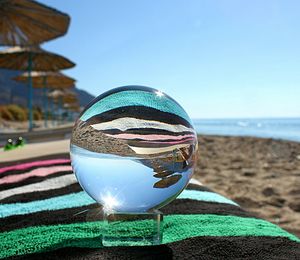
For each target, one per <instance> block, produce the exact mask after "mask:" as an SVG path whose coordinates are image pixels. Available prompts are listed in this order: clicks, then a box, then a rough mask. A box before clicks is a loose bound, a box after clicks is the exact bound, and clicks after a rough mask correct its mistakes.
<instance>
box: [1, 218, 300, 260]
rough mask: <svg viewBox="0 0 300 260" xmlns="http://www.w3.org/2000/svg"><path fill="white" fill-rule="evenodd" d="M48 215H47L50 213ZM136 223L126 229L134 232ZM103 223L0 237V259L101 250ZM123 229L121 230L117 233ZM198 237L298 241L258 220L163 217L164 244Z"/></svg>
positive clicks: (29, 230)
mask: <svg viewBox="0 0 300 260" xmlns="http://www.w3.org/2000/svg"><path fill="white" fill-rule="evenodd" d="M49 214H50V213H49ZM137 224H140V225H143V223H142V222H141V223H137V221H134V222H131V223H130V224H128V225H127V226H126V227H124V226H123V227H124V228H125V229H126V232H127V231H128V230H130V231H131V232H133V231H134V229H135V227H136V225H137ZM101 228H103V222H87V223H76V224H66V225H53V226H37V227H29V228H24V229H18V230H14V231H10V232H3V233H1V234H0V240H1V243H0V258H4V257H9V256H13V255H24V254H29V253H36V252H43V251H49V250H54V249H57V248H63V247H90V248H101V247H102V245H101ZM122 233H124V230H120V234H122ZM197 236H225V237H226V236H227V237H232V236H264V237H266V236H269V237H286V238H288V239H290V240H292V241H295V242H300V239H298V238H297V237H295V236H294V235H292V234H290V233H288V232H286V231H284V230H283V229H281V228H279V227H278V226H276V225H274V224H272V223H270V222H267V221H265V220H261V219H254V218H242V217H236V216H219V215H211V214H205V215H169V216H165V218H164V235H163V244H166V243H171V242H175V241H179V240H183V239H186V238H190V237H197Z"/></svg>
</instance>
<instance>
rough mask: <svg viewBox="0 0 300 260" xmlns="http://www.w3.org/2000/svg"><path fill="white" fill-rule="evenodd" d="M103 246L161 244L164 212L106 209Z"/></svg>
mask: <svg viewBox="0 0 300 260" xmlns="http://www.w3.org/2000/svg"><path fill="white" fill-rule="evenodd" d="M103 220H104V230H103V236H102V244H103V246H149V245H159V244H161V241H162V234H163V214H162V213H161V212H160V211H153V212H145V213H118V212H112V211H104V214H103Z"/></svg>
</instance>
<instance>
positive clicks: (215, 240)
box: [0, 154, 300, 259]
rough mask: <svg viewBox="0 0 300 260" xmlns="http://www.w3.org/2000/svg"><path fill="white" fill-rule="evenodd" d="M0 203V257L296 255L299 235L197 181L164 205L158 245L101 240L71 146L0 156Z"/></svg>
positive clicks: (92, 203) (92, 204) (299, 247)
mask: <svg viewBox="0 0 300 260" xmlns="http://www.w3.org/2000/svg"><path fill="white" fill-rule="evenodd" d="M0 203H1V204H0V223H1V225H0V228H1V233H0V241H1V243H0V258H1V259H2V258H7V257H8V258H12V259H159V258H161V259H300V239H299V238H297V237H296V236H294V235H292V234H290V233H288V232H286V231H285V230H283V229H281V228H279V227H278V226H276V225H274V224H272V223H270V222H267V221H265V220H262V219H259V218H256V217H255V216H253V215H251V214H250V213H248V212H246V211H245V210H243V209H242V208H241V207H240V206H239V205H238V204H236V203H235V202H234V201H232V200H230V199H228V198H225V197H223V196H221V195H220V194H217V193H215V192H213V191H212V190H210V189H208V188H207V187H205V186H203V185H201V184H199V183H196V182H194V181H192V182H191V183H190V184H189V185H188V187H187V189H186V190H184V191H183V192H182V193H181V194H180V196H179V197H178V198H177V199H176V200H174V201H173V202H172V203H170V204H169V205H167V206H165V207H164V208H163V209H162V212H163V213H164V234H163V241H162V242H163V244H162V245H158V246H134V247H103V246H102V245H101V227H103V223H102V222H101V221H95V219H93V217H91V215H92V213H93V212H94V209H96V208H98V207H99V206H98V205H97V204H96V203H95V201H94V200H92V199H91V198H90V197H89V196H88V195H87V194H86V193H85V192H84V191H82V189H81V187H80V186H79V184H78V183H77V181H76V178H75V176H74V174H73V172H72V169H71V165H70V159H69V155H68V154H59V155H51V156H47V157H40V158H35V159H31V160H24V161H20V162H15V163H2V164H0Z"/></svg>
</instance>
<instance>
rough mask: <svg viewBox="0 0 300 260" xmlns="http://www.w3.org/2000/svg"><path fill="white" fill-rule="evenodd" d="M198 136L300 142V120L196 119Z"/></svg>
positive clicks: (195, 124)
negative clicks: (224, 136)
mask: <svg viewBox="0 0 300 260" xmlns="http://www.w3.org/2000/svg"><path fill="white" fill-rule="evenodd" d="M193 122H194V126H195V129H196V131H197V133H198V134H200V135H201V134H209V135H231V136H253V137H264V138H274V139H283V140H291V141H297V142H300V118H250V119H249V118H236V119H194V120H193Z"/></svg>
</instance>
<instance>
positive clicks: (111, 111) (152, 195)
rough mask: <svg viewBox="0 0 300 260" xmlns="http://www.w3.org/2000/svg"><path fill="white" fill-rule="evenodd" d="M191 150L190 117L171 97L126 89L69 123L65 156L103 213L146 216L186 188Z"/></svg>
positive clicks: (100, 99) (192, 156)
mask: <svg viewBox="0 0 300 260" xmlns="http://www.w3.org/2000/svg"><path fill="white" fill-rule="evenodd" d="M197 147H198V145H197V135H196V132H195V130H194V127H193V125H192V122H191V119H190V118H189V116H188V115H187V113H186V112H185V111H184V109H183V108H182V107H181V106H180V105H179V104H178V103H177V102H176V101H175V100H174V99H172V98H171V97H169V96H168V95H166V94H164V93H163V92H161V91H159V90H156V89H153V88H148V87H142V86H126V87H119V88H115V89H112V90H110V91H108V92H105V93H103V94H102V95H100V96H98V97H97V98H95V99H94V100H93V101H92V102H91V103H90V104H88V106H87V107H86V108H85V109H84V111H83V112H82V113H81V115H80V116H79V118H78V119H77V121H76V123H75V125H74V128H73V132H72V138H71V151H70V153H71V161H72V167H73V170H74V172H75V174H76V177H77V180H78V181H79V183H80V185H81V187H82V188H83V189H84V190H85V191H86V192H87V193H88V194H89V195H90V196H91V197H92V198H93V199H95V200H96V201H97V202H99V203H100V204H101V205H102V206H103V207H104V208H105V209H108V210H112V211H116V212H147V211H151V210H153V209H158V208H161V207H163V206H164V205H166V204H168V203H169V202H171V201H172V200H174V199H175V198H176V197H177V196H178V195H179V194H180V193H181V192H182V190H183V189H184V188H185V187H186V185H187V184H188V182H189V180H190V178H191V176H192V174H193V169H194V164H195V156H196V150H197Z"/></svg>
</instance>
